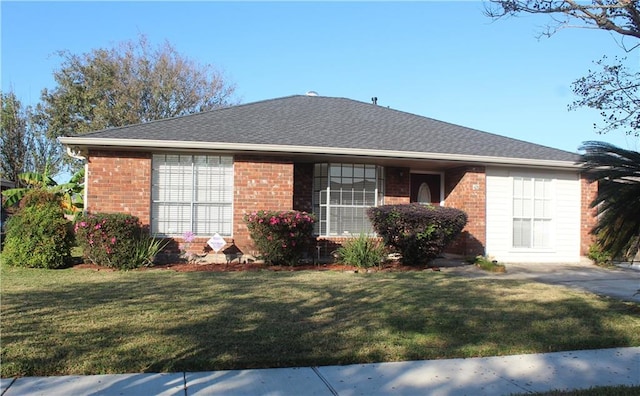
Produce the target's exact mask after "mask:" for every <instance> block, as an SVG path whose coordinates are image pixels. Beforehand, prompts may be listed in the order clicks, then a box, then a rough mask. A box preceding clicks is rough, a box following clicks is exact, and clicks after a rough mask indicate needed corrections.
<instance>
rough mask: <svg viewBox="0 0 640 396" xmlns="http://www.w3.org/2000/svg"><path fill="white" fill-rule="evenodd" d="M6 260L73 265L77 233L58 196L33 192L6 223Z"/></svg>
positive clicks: (14, 263) (30, 264)
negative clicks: (72, 228)
mask: <svg viewBox="0 0 640 396" xmlns="http://www.w3.org/2000/svg"><path fill="white" fill-rule="evenodd" d="M6 232H7V233H6V239H5V245H4V250H3V254H2V256H3V259H4V261H5V262H6V263H7V264H8V265H12V266H16V267H29V268H62V267H65V266H67V265H69V264H70V263H71V246H72V245H73V233H72V232H71V227H70V223H69V221H68V220H66V219H65V218H64V213H63V211H62V208H61V207H60V202H59V200H58V199H57V198H56V197H55V195H54V194H52V193H49V192H46V191H42V190H33V191H30V192H28V193H27V194H26V195H25V198H24V201H23V203H22V204H21V205H20V209H19V210H18V211H17V212H16V213H15V214H14V215H13V216H11V218H9V220H8V221H7V224H6Z"/></svg>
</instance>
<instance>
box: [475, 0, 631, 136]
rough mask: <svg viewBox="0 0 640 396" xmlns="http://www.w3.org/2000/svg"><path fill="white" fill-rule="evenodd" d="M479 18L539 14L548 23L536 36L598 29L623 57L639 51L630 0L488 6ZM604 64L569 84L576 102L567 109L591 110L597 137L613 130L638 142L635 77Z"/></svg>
mask: <svg viewBox="0 0 640 396" xmlns="http://www.w3.org/2000/svg"><path fill="white" fill-rule="evenodd" d="M485 14H486V15H487V16H489V17H492V18H494V19H499V18H502V17H505V16H517V15H519V14H545V15H549V16H550V19H551V20H552V22H551V23H550V24H548V25H547V26H546V29H545V30H544V31H543V32H541V35H543V36H551V35H553V34H554V33H556V32H557V31H558V30H559V29H563V28H576V27H577V28H589V29H602V30H606V31H610V32H615V33H618V35H617V36H614V38H616V39H619V40H617V41H618V44H619V45H620V46H621V47H622V48H623V49H624V50H625V51H626V52H631V51H634V50H635V49H637V48H638V46H640V42H639V41H638V39H640V2H638V1H632V0H592V1H591V2H577V1H574V0H491V1H490V2H489V3H487V5H486V6H485ZM606 60H607V58H606V57H603V58H602V59H601V60H599V61H597V62H595V63H596V65H597V70H594V71H592V70H589V73H588V74H587V76H585V77H582V78H580V79H578V80H576V81H574V82H573V84H572V90H573V92H574V93H575V94H576V95H577V96H578V97H580V99H578V100H576V101H574V102H573V103H572V104H571V105H569V109H576V108H578V107H582V106H586V107H590V108H593V109H596V110H598V111H599V112H600V115H601V116H602V121H603V125H597V124H595V125H594V128H595V129H596V131H597V132H598V133H608V132H611V131H615V130H621V131H624V132H625V133H626V134H627V135H635V136H640V95H639V94H638V87H639V85H640V72H638V71H637V68H636V67H633V68H632V69H629V68H628V67H627V66H626V65H625V63H624V61H625V58H616V60H615V62H614V63H613V64H611V65H609V64H607V63H606Z"/></svg>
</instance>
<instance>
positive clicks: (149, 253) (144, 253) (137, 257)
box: [132, 233, 169, 268]
mask: <svg viewBox="0 0 640 396" xmlns="http://www.w3.org/2000/svg"><path fill="white" fill-rule="evenodd" d="M168 244H169V241H167V240H164V239H162V238H157V237H155V236H151V235H148V234H144V233H143V234H142V235H141V237H140V239H139V240H138V241H137V243H136V245H135V250H134V255H133V258H132V260H133V263H132V266H133V267H134V268H138V267H150V266H152V265H153V264H154V262H155V259H156V256H157V255H158V253H160V252H161V251H162V250H163V249H164V248H165V247H166V246H167V245H168Z"/></svg>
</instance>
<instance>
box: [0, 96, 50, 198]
mask: <svg viewBox="0 0 640 396" xmlns="http://www.w3.org/2000/svg"><path fill="white" fill-rule="evenodd" d="M0 99H1V101H2V114H1V115H0V123H1V125H2V136H1V137H0V143H1V146H0V168H1V170H2V177H3V178H6V179H9V180H11V181H13V182H17V183H18V185H19V186H25V185H26V184H25V183H24V182H23V180H22V179H21V178H20V174H22V173H25V172H40V173H41V172H44V171H45V168H47V170H48V172H49V173H50V174H51V175H56V174H57V173H58V172H59V170H60V169H61V166H62V147H61V145H60V144H59V143H58V142H57V141H56V140H55V139H54V138H50V137H49V136H47V133H46V132H47V126H46V122H45V121H44V120H43V119H42V118H41V117H39V116H38V115H37V113H36V112H35V111H34V110H33V109H32V108H31V107H26V108H23V107H22V103H21V102H20V101H19V100H18V98H17V97H16V96H15V94H14V93H13V92H9V93H7V94H2V93H0Z"/></svg>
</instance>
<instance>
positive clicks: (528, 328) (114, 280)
mask: <svg viewBox="0 0 640 396" xmlns="http://www.w3.org/2000/svg"><path fill="white" fill-rule="evenodd" d="M0 281H1V308H2V312H1V313H2V317H1V320H2V321H1V326H2V329H1V330H2V333H1V339H0V340H1V343H2V345H1V347H2V348H1V356H0V358H1V362H2V364H1V366H0V367H1V373H0V374H1V376H2V377H3V378H5V377H11V376H23V375H28V376H36V375H65V374H100V373H129V372H166V371H199V370H218V369H233V368H263V367H288V366H307V365H331V364H348V363H357V362H377V361H396V360H410V359H439V358H453V357H475V356H489V355H507V354H519V353H534V352H550V351H559V350H573V349H591V348H608V347H622V346H638V345H640V304H637V303H623V302H619V301H616V300H614V299H609V298H603V297H597V296H594V295H592V294H587V293H582V292H579V291H574V290H571V289H568V288H563V287H560V286H549V285H543V284H538V283H532V282H527V281H515V280H495V279H494V280H488V279H485V280H481V279H468V278H463V277H457V276H453V275H447V274H446V273H439V272H431V271H422V272H404V273H371V274H354V273H342V272H307V271H299V272H272V271H262V272H244V273H242V272H240V273H213V272H209V273H207V272H191V273H176V272H173V271H170V270H150V271H130V272H107V271H93V270H78V269H65V270H29V269H16V268H8V267H6V266H1V267H0Z"/></svg>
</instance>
